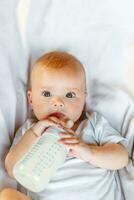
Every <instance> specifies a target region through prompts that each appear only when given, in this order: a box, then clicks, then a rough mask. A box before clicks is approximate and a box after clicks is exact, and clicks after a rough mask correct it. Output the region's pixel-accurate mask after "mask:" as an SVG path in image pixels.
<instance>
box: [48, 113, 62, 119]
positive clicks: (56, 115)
mask: <svg viewBox="0 0 134 200" xmlns="http://www.w3.org/2000/svg"><path fill="white" fill-rule="evenodd" d="M50 116H52V117H57V118H64V117H65V115H64V114H63V113H61V112H54V113H52V114H51V115H50Z"/></svg>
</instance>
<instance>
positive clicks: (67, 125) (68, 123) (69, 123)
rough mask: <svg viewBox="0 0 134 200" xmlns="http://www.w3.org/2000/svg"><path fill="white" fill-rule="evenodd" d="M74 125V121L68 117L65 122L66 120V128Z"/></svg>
mask: <svg viewBox="0 0 134 200" xmlns="http://www.w3.org/2000/svg"><path fill="white" fill-rule="evenodd" d="M73 125H74V122H73V120H71V119H69V120H68V121H67V122H66V128H72V127H73Z"/></svg>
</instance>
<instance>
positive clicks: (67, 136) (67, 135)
mask: <svg viewBox="0 0 134 200" xmlns="http://www.w3.org/2000/svg"><path fill="white" fill-rule="evenodd" d="M59 136H60V137H61V138H72V134H69V133H66V132H60V133H59Z"/></svg>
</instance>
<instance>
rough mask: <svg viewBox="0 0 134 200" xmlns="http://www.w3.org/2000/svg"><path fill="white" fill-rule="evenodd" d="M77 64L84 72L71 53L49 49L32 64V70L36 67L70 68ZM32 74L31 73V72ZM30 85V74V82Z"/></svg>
mask: <svg viewBox="0 0 134 200" xmlns="http://www.w3.org/2000/svg"><path fill="white" fill-rule="evenodd" d="M77 66H79V67H80V68H81V70H82V71H83V73H84V74H85V71H84V67H83V65H82V63H81V62H80V61H79V60H78V59H77V58H76V57H74V56H73V55H71V54H69V53H67V52H63V51H51V52H48V53H45V54H44V55H42V56H41V57H40V58H39V59H38V60H37V61H36V62H35V64H34V65H33V67H32V71H33V70H34V69H36V68H44V69H52V70H53V69H54V70H60V69H63V68H65V67H68V68H70V67H71V68H72V67H77ZM31 74H32V73H31ZM30 86H31V75H30V83H29V87H30Z"/></svg>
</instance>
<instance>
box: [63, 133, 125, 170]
mask: <svg viewBox="0 0 134 200" xmlns="http://www.w3.org/2000/svg"><path fill="white" fill-rule="evenodd" d="M60 136H61V139H60V140H59V141H60V142H61V143H63V144H65V145H66V146H67V147H69V148H70V149H71V150H70V152H69V156H75V157H78V158H80V159H83V160H84V161H86V162H89V163H91V164H92V165H94V166H96V167H100V168H104V169H109V170H117V169H121V168H123V167H124V166H126V165H127V163H128V153H127V150H126V149H125V148H124V147H123V146H122V145H121V144H120V143H118V144H114V143H111V144H105V145H102V146H97V145H91V144H86V143H84V142H83V141H81V140H80V139H79V138H78V137H77V136H76V133H73V132H72V131H71V132H70V133H69V132H66V133H61V134H60Z"/></svg>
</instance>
